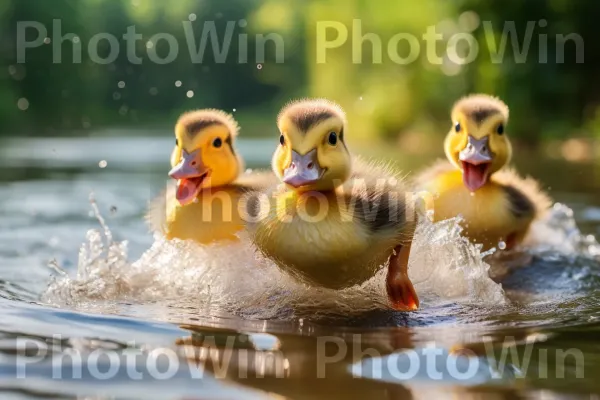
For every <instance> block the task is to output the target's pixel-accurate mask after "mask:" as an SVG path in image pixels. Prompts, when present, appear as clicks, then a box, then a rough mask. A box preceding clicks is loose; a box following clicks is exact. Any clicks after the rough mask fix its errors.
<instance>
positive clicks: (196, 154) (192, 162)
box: [169, 149, 206, 179]
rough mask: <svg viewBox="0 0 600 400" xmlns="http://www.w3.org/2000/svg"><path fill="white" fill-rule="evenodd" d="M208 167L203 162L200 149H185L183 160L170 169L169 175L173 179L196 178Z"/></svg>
mask: <svg viewBox="0 0 600 400" xmlns="http://www.w3.org/2000/svg"><path fill="white" fill-rule="evenodd" d="M205 172H206V168H205V167H204V164H203V163H202V157H201V156H200V149H198V150H196V151H193V152H191V153H187V152H186V151H185V150H183V152H182V155H181V161H180V162H179V164H177V165H176V166H174V167H173V169H171V170H170V171H169V176H170V177H171V178H173V179H186V178H195V177H198V176H201V175H203V174H204V173H205Z"/></svg>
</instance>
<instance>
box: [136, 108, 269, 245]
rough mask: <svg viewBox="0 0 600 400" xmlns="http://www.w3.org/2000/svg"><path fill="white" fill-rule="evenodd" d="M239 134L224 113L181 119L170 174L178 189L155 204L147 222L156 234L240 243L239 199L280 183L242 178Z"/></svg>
mask: <svg viewBox="0 0 600 400" xmlns="http://www.w3.org/2000/svg"><path fill="white" fill-rule="evenodd" d="M238 130H239V128H238V124H237V122H236V121H235V120H234V119H233V117H232V116H231V115H229V114H227V113H225V112H223V111H219V110H212V109H208V110H197V111H191V112H188V113H185V114H183V115H182V116H181V117H180V118H179V120H178V121H177V124H176V126H175V148H174V149H173V152H172V154H171V166H172V169H171V171H170V172H169V176H170V177H171V178H173V179H175V180H176V181H177V184H176V185H175V187H170V188H169V189H167V191H166V192H165V193H164V194H163V195H162V196H159V197H158V198H157V199H156V200H154V201H153V203H152V204H151V205H150V211H149V213H148V215H147V220H148V222H149V224H150V226H151V228H152V229H153V230H154V231H158V232H162V233H163V234H164V235H165V237H166V238H167V239H169V240H170V239H173V238H178V239H192V240H195V241H196V242H198V243H202V244H206V243H210V242H214V241H221V240H232V241H236V240H238V237H237V236H236V233H237V232H238V231H240V230H241V229H242V228H243V227H244V221H243V220H242V218H241V216H240V212H239V208H238V203H239V200H240V198H241V197H242V196H243V194H244V193H245V192H247V191H249V190H258V189H261V188H265V187H268V186H269V185H271V184H273V182H275V178H274V176H272V174H265V173H253V174H241V173H242V171H243V169H244V166H243V161H242V159H241V157H240V156H239V154H238V153H237V151H236V150H235V147H234V139H235V137H236V136H237V134H238Z"/></svg>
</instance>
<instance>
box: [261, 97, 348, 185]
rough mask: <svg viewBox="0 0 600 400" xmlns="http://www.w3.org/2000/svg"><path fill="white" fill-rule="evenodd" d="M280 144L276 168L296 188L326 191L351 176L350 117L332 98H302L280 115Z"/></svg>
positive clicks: (273, 163)
mask: <svg viewBox="0 0 600 400" xmlns="http://www.w3.org/2000/svg"><path fill="white" fill-rule="evenodd" d="M277 126H278V128H279V132H280V136H279V146H278V147H277V150H276V151H275V154H274V155H273V161H272V166H273V171H274V172H275V174H276V175H277V176H278V177H279V178H280V179H281V180H282V181H283V182H284V183H285V184H286V185H288V187H290V188H291V189H293V190H296V191H302V192H305V191H311V190H315V191H326V190H332V189H335V188H336V187H337V186H339V185H341V184H342V183H344V181H346V180H347V179H348V177H349V176H350V173H351V166H352V161H351V157H350V153H349V152H348V149H347V148H346V143H345V137H344V134H345V130H346V129H345V128H346V117H345V114H344V111H343V110H342V108H341V107H339V106H338V105H337V104H335V103H332V102H330V101H328V100H321V99H319V100H299V101H295V102H292V103H290V104H289V105H287V106H286V107H284V108H283V109H282V110H281V112H280V113H279V117H278V118H277Z"/></svg>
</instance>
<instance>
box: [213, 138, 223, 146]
mask: <svg viewBox="0 0 600 400" xmlns="http://www.w3.org/2000/svg"><path fill="white" fill-rule="evenodd" d="M222 145H223V141H222V140H221V138H216V139H215V140H213V146H215V147H216V148H219V147H221V146H222Z"/></svg>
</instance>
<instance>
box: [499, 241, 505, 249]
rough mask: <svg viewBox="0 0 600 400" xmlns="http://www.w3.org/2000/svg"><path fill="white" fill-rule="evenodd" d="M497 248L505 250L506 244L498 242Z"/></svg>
mask: <svg viewBox="0 0 600 400" xmlns="http://www.w3.org/2000/svg"><path fill="white" fill-rule="evenodd" d="M498 248H499V249H500V250H506V243H505V242H504V241H503V240H501V241H499V242H498Z"/></svg>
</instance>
